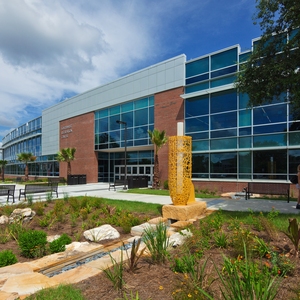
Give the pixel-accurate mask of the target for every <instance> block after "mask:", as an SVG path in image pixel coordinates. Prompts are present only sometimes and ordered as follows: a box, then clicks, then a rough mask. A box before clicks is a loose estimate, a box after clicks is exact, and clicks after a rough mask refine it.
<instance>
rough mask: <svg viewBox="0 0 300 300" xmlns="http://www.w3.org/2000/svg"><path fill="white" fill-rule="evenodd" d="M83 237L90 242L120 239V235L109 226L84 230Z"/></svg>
mask: <svg viewBox="0 0 300 300" xmlns="http://www.w3.org/2000/svg"><path fill="white" fill-rule="evenodd" d="M83 235H84V237H85V238H86V239H87V240H89V241H92V242H100V241H102V240H113V239H117V238H119V237H120V233H119V232H118V231H117V230H116V229H115V228H113V227H112V226H111V225H102V226H100V227H96V228H92V229H89V230H86V231H85V232H84V233H83Z"/></svg>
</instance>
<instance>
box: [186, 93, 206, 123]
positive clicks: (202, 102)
mask: <svg viewBox="0 0 300 300" xmlns="http://www.w3.org/2000/svg"><path fill="white" fill-rule="evenodd" d="M208 113H209V98H208V97H207V96H204V97H203V96H202V97H196V98H190V99H186V100H185V117H186V118H189V117H192V116H201V115H207V114H208Z"/></svg>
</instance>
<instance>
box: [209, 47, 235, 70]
mask: <svg viewBox="0 0 300 300" xmlns="http://www.w3.org/2000/svg"><path fill="white" fill-rule="evenodd" d="M237 61H238V58H237V48H233V49H230V50H227V51H223V52H220V53H218V54H214V55H212V56H211V70H217V69H221V68H225V67H227V66H231V65H235V64H236V63H237Z"/></svg>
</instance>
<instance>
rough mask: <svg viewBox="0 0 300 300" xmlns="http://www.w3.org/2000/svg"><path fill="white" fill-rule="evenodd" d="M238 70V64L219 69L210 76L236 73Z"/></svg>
mask: <svg viewBox="0 0 300 300" xmlns="http://www.w3.org/2000/svg"><path fill="white" fill-rule="evenodd" d="M236 70H237V66H232V67H229V68H225V69H221V70H218V71H214V72H211V75H210V77H211V78H216V77H219V76H224V75H227V74H231V73H235V72H236Z"/></svg>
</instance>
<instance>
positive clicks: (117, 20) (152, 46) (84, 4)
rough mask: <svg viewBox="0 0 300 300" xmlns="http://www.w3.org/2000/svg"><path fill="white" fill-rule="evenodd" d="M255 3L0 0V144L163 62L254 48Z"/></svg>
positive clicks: (242, 0) (215, 0)
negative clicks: (76, 99)
mask: <svg viewBox="0 0 300 300" xmlns="http://www.w3.org/2000/svg"><path fill="white" fill-rule="evenodd" d="M254 12H255V0H89V1H86V0H9V1H6V0H0V70H1V71H0V145H1V141H2V138H3V137H4V136H5V135H6V134H7V133H8V132H9V131H10V130H11V129H13V128H16V127H18V126H20V125H22V124H24V123H26V122H27V121H29V120H32V119H33V118H35V117H38V116H40V115H41V114H42V110H43V109H45V108H47V107H49V106H51V105H53V104H55V103H57V102H59V101H62V100H64V99H65V98H69V97H71V96H73V95H76V94H78V93H82V92H84V91H87V90H89V89H92V88H95V87H97V86H99V85H102V84H105V83H107V82H110V81H112V80H114V79H117V78H119V77H122V76H124V75H126V74H129V73H131V72H134V71H136V70H139V69H142V68H145V67H148V66H150V65H153V64H156V63H158V62H161V61H163V60H165V59H169V58H171V57H174V56H177V55H179V54H183V53H184V54H186V56H187V59H188V60H190V59H193V58H196V57H199V56H202V55H205V54H208V53H210V52H214V51H217V50H220V49H223V48H226V47H229V46H232V45H236V44H240V45H241V48H242V50H247V49H250V48H251V40H252V39H253V38H256V37H258V36H259V35H260V34H261V32H260V28H259V26H258V25H253V20H252V17H253V14H254Z"/></svg>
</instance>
